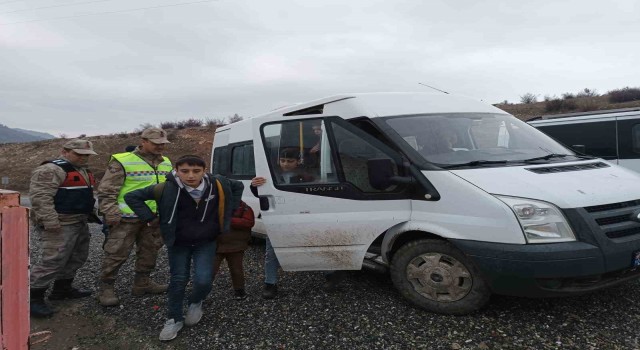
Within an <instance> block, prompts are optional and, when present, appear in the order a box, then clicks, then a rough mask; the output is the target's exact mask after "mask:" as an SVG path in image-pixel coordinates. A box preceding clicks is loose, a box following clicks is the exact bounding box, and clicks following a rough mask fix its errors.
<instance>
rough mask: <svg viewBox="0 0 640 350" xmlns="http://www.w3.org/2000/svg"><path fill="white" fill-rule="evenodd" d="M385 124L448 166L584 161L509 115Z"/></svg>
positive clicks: (426, 155) (428, 156)
mask: <svg viewBox="0 0 640 350" xmlns="http://www.w3.org/2000/svg"><path fill="white" fill-rule="evenodd" d="M386 123H387V124H388V125H389V126H390V127H391V128H392V129H393V130H395V131H396V132H397V133H398V134H399V135H400V136H401V137H402V138H403V139H404V141H405V142H406V144H407V145H408V146H409V147H411V148H412V149H413V150H415V151H417V153H418V154H420V155H421V156H422V157H423V158H424V159H426V160H427V161H429V162H431V163H434V164H436V165H439V166H441V167H443V168H455V167H460V168H463V167H477V166H505V165H513V164H515V163H518V164H522V163H533V164H540V163H548V162H556V161H568V160H576V159H579V158H582V157H580V156H576V155H575V153H573V152H572V151H570V150H569V149H567V148H565V147H564V146H562V145H560V144H559V143H557V142H556V141H554V140H553V139H551V138H550V137H549V136H547V135H545V134H543V133H542V132H540V131H538V130H536V129H535V128H534V127H532V126H530V125H528V124H527V123H525V122H523V121H520V120H518V119H517V118H515V117H513V116H511V115H509V114H487V113H477V114H473V113H451V114H437V115H433V114H430V115H416V116H407V117H390V118H387V119H386ZM405 146H406V145H405Z"/></svg>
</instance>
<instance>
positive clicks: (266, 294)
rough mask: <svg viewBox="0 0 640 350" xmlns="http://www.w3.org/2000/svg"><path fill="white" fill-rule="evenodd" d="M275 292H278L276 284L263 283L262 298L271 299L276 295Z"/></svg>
mask: <svg viewBox="0 0 640 350" xmlns="http://www.w3.org/2000/svg"><path fill="white" fill-rule="evenodd" d="M276 294H278V285H276V284H270V283H265V284H264V290H263V291H262V298H263V299H273V298H275V297H276Z"/></svg>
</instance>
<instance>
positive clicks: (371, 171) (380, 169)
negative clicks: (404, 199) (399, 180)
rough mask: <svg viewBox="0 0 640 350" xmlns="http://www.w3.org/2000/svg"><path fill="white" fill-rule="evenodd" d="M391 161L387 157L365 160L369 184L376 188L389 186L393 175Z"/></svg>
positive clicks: (382, 188)
mask: <svg viewBox="0 0 640 350" xmlns="http://www.w3.org/2000/svg"><path fill="white" fill-rule="evenodd" d="M393 166H394V164H393V161H391V159H388V158H382V159H369V160H367V172H368V175H369V184H370V185H371V187H373V188H375V189H376V190H384V189H385V188H388V187H389V186H391V177H393V175H394V174H393V168H394V167H393Z"/></svg>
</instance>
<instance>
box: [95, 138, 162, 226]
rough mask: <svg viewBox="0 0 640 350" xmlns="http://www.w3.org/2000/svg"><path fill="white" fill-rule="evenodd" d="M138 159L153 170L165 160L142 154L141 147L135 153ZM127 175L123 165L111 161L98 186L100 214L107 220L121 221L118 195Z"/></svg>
mask: <svg viewBox="0 0 640 350" xmlns="http://www.w3.org/2000/svg"><path fill="white" fill-rule="evenodd" d="M133 153H134V154H136V155H137V156H138V157H140V158H142V159H143V160H144V161H145V162H147V163H149V165H151V166H152V167H153V168H157V167H158V165H159V164H160V163H162V161H163V159H162V156H161V155H154V154H146V153H142V152H141V150H140V147H138V148H136V149H135V150H134V151H133ZM124 180H125V173H124V168H123V167H122V164H120V162H118V161H117V160H115V159H113V158H112V159H111V160H110V161H109V165H108V166H107V171H105V172H104V176H103V177H102V180H100V185H99V186H98V203H99V206H100V212H101V213H102V214H103V215H104V216H105V217H106V218H107V220H110V219H116V220H117V219H119V218H120V216H121V214H120V208H118V195H119V194H120V189H122V185H124ZM122 220H124V221H137V220H138V219H122Z"/></svg>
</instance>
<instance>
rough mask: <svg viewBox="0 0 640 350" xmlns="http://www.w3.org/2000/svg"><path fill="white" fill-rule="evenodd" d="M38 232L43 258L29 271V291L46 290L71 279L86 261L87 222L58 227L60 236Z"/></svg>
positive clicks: (56, 233)
mask: <svg viewBox="0 0 640 350" xmlns="http://www.w3.org/2000/svg"><path fill="white" fill-rule="evenodd" d="M36 230H39V231H40V234H41V236H40V241H41V243H42V256H41V257H40V261H39V262H38V263H37V264H35V265H34V266H33V267H32V268H31V288H48V287H49V285H50V284H51V282H53V281H54V280H63V279H72V278H74V277H75V275H76V271H78V269H79V268H80V267H82V265H84V263H85V262H86V261H87V258H88V257H89V227H88V226H87V223H86V222H78V223H74V224H71V225H63V226H61V230H60V231H59V232H51V231H47V230H45V229H43V228H41V227H36Z"/></svg>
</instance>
